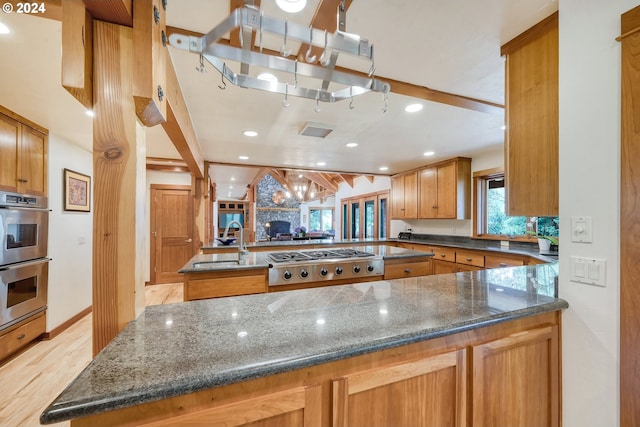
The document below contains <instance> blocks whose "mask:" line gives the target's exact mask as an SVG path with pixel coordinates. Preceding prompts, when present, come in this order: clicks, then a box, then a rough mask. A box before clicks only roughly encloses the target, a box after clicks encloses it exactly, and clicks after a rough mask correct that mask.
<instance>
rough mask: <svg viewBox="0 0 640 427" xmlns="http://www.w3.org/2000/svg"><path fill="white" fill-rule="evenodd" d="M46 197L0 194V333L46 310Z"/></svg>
mask: <svg viewBox="0 0 640 427" xmlns="http://www.w3.org/2000/svg"><path fill="white" fill-rule="evenodd" d="M48 234H49V210H48V206H47V198H46V197H43V196H31V195H25V194H16V193H10V192H5V191H0V243H1V244H2V247H1V248H0V330H2V329H5V328H8V327H9V326H11V325H14V324H16V323H18V322H20V321H22V320H23V319H26V318H28V317H29V316H32V315H34V314H36V313H38V312H41V311H44V310H45V309H46V308H47V281H48V273H49V264H48V263H49V261H50V259H49V258H47V243H48Z"/></svg>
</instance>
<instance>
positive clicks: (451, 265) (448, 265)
mask: <svg viewBox="0 0 640 427" xmlns="http://www.w3.org/2000/svg"><path fill="white" fill-rule="evenodd" d="M432 263H433V274H449V273H455V272H456V271H458V270H457V269H456V263H455V262H448V261H440V260H437V259H434V260H433V261H432Z"/></svg>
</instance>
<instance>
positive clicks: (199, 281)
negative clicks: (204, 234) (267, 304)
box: [183, 268, 269, 301]
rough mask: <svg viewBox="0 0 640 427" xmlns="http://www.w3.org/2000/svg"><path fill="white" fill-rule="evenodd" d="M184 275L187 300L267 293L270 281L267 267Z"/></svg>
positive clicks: (185, 297)
mask: <svg viewBox="0 0 640 427" xmlns="http://www.w3.org/2000/svg"><path fill="white" fill-rule="evenodd" d="M184 276H185V277H184V285H183V290H184V300H185V301H193V300H197V299H207V298H218V297H229V296H236V295H249V294H260V293H265V292H267V284H268V283H269V272H268V270H267V269H266V268H265V269H251V270H239V271H233V270H231V271H218V272H203V273H186V274H185V275H184Z"/></svg>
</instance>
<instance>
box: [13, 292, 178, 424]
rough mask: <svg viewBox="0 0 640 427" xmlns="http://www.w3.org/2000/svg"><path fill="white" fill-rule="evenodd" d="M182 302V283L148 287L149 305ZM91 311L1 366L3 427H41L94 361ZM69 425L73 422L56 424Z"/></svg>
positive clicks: (146, 298)
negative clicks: (52, 407) (53, 406)
mask: <svg viewBox="0 0 640 427" xmlns="http://www.w3.org/2000/svg"><path fill="white" fill-rule="evenodd" d="M181 301H182V283H176V284H167V285H151V286H147V287H145V305H157V304H170V303H174V302H181ZM91 320H92V317H91V314H89V315H87V316H85V317H84V318H82V319H81V320H80V321H78V322H76V323H75V324H74V325H72V326H71V327H70V328H68V329H67V330H65V331H64V332H62V333H61V334H60V335H58V336H57V337H55V338H54V339H52V340H50V341H40V342H38V341H36V342H35V343H33V344H31V345H30V346H29V347H28V348H26V349H25V350H23V351H22V352H20V353H19V354H18V355H17V356H14V357H13V358H11V359H9V360H8V361H6V362H4V363H3V364H2V365H0V426H3V427H4V426H7V427H9V426H11V427H18V426H19V427H23V426H24V427H32V426H33V427H35V426H39V425H40V422H39V418H40V413H41V412H42V411H43V410H44V408H46V407H47V406H48V405H49V404H50V403H51V402H52V401H53V399H55V398H56V397H57V396H58V394H60V392H62V390H64V388H65V387H66V386H67V384H69V383H70V382H71V381H72V380H73V379H74V378H75V377H76V376H77V375H78V374H79V373H80V371H82V369H84V367H85V366H87V364H88V363H89V362H90V361H91V346H92V345H91ZM52 425H55V426H58V427H60V426H64V427H68V426H69V422H64V423H58V424H52Z"/></svg>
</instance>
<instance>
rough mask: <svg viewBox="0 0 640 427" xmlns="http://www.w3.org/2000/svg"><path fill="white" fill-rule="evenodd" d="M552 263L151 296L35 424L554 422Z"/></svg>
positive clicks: (556, 307)
mask: <svg viewBox="0 0 640 427" xmlns="http://www.w3.org/2000/svg"><path fill="white" fill-rule="evenodd" d="M557 273H558V266H557V264H542V265H535V266H526V267H512V268H502V269H493V270H481V271H475V272H465V273H457V274H445V275H438V276H421V277H413V278H407V279H396V280H378V281H373V282H365V283H356V284H352V285H338V286H329V287H319V288H313V289H304V290H295V291H285V292H275V293H265V294H258V295H246V296H239V297H226V298H217V299H206V300H200V301H191V302H185V303H178V304H169V305H162V306H150V307H147V308H146V309H145V311H144V313H143V314H142V315H141V316H140V317H139V318H138V319H136V320H135V321H132V322H131V323H130V324H128V325H127V326H126V327H125V329H124V330H123V331H122V332H121V333H120V334H119V335H118V336H117V337H116V338H115V339H114V340H113V341H112V342H111V343H110V344H109V345H108V346H107V347H106V348H105V349H104V350H103V351H102V352H101V353H99V354H98V355H97V357H96V358H95V359H94V360H93V361H92V362H91V363H90V365H89V366H88V367H87V368H86V369H85V370H84V371H83V372H82V373H81V374H80V375H79V376H78V377H77V378H76V379H75V380H74V381H73V382H72V383H71V384H70V385H69V386H68V387H67V388H66V390H64V391H63V392H62V394H61V395H60V396H58V397H57V398H56V399H55V401H54V402H53V403H51V405H50V406H49V407H48V408H46V410H45V411H44V412H43V413H42V415H41V422H42V423H43V424H51V423H56V422H60V421H64V420H72V421H71V425H72V426H89V425H91V426H101V425H104V426H106V425H108V426H115V425H146V424H148V423H152V425H154V426H169V425H178V424H180V423H182V424H180V425H187V424H188V425H200V424H207V423H209V424H215V422H216V421H220V420H225V422H227V424H225V425H245V424H250V423H252V422H255V421H259V420H261V421H262V422H263V423H264V424H262V425H268V426H277V425H300V426H302V425H316V426H329V425H390V424H389V422H391V421H394V422H396V423H397V425H415V423H417V422H418V421H419V420H422V421H424V420H429V422H430V423H431V424H433V425H454V423H455V425H467V424H466V421H465V420H467V419H469V417H470V419H471V420H472V421H473V422H471V423H469V425H483V423H484V421H483V420H488V419H493V420H498V421H499V422H497V424H500V425H510V422H509V421H510V420H513V419H515V418H512V417H521V416H525V417H531V418H527V419H529V420H532V422H533V424H536V425H554V423H553V422H551V420H558V419H559V418H558V417H559V410H560V408H559V402H560V397H559V396H560V394H559V387H560V377H559V363H560V355H561V352H560V343H559V334H560V323H561V322H560V320H561V311H562V310H563V309H565V308H567V307H568V304H567V303H566V302H565V301H563V300H561V299H557V298H554V297H553V295H554V294H555V291H556V286H557ZM505 372H508V373H509V375H503V374H504V373H505ZM498 373H499V375H497V374H498ZM488 395H491V396H493V399H492V402H491V404H490V405H489V404H483V402H482V399H483V398H484V396H488ZM515 401H518V405H515V406H513V405H511V403H513V402H515ZM429 408H432V409H433V410H430V409H429ZM436 409H437V410H436ZM422 421H420V422H422ZM533 424H532V425H533Z"/></svg>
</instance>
